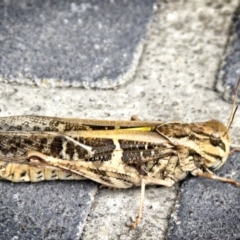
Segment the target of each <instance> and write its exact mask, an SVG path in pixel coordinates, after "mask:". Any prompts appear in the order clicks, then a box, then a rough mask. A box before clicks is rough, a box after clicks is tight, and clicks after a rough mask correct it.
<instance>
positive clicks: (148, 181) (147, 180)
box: [130, 176, 175, 229]
mask: <svg viewBox="0 0 240 240" xmlns="http://www.w3.org/2000/svg"><path fill="white" fill-rule="evenodd" d="M174 184H175V181H174V180H172V179H170V178H166V179H165V180H163V179H157V178H153V177H147V176H144V177H142V179H141V196H140V205H139V210H138V216H137V218H136V220H135V221H134V223H133V224H132V225H131V226H130V227H131V228H132V229H135V228H136V227H137V226H138V224H139V223H140V221H141V219H142V215H143V202H144V194H145V188H146V185H161V186H165V187H172V186H173V185H174Z"/></svg>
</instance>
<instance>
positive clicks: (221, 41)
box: [0, 0, 240, 240]
mask: <svg viewBox="0 0 240 240" xmlns="http://www.w3.org/2000/svg"><path fill="white" fill-rule="evenodd" d="M237 6H238V1H237V0H233V1H229V2H228V3H226V4H223V3H222V1H214V2H212V1H208V0H205V1H189V2H186V1H180V0H179V1H170V2H168V3H165V2H164V1H163V2H160V3H159V4H158V5H155V7H154V9H155V16H154V19H153V21H152V24H151V26H150V27H149V31H148V34H147V39H146V41H145V46H144V51H143V53H142V56H141V59H140V62H139V65H138V67H137V70H136V73H135V75H134V77H133V79H132V81H131V82H130V83H129V84H128V85H126V86H124V87H122V88H119V89H117V90H114V91H102V90H96V91H94V90H92V89H87V90H86V89H85V90H84V89H77V88H65V89H63V88H61V89H58V88H49V87H45V88H44V87H42V88H37V87H33V86H27V85H21V86H19V85H10V84H6V83H1V84H0V108H1V111H0V114H1V116H7V115H19V114H37V115H50V116H64V117H80V118H95V119H97V118H101V119H129V118H130V116H131V115H138V116H139V117H140V118H141V119H145V120H156V119H161V120H163V121H166V122H168V121H173V120H175V121H185V122H193V121H205V120H209V119H219V120H220V121H222V122H223V123H226V122H227V119H228V117H229V113H230V110H231V104H229V103H227V102H225V101H224V100H222V97H221V94H220V93H217V92H214V91H213V89H214V84H215V80H216V75H217V74H218V70H219V66H220V63H221V62H222V59H223V56H224V52H225V46H226V43H227V40H228V33H229V27H230V26H231V17H232V15H233V13H234V12H235V11H236V9H237ZM42 86H44V84H43V85H42ZM46 86H47V85H46ZM232 128H233V130H231V131H230V132H231V136H232V141H233V143H235V144H236V145H239V143H240V141H239V140H240V131H239V128H240V118H239V113H237V114H236V117H235V120H234V123H233V126H232ZM227 164H230V165H227V166H229V167H230V168H229V169H232V170H234V166H232V165H231V161H229V162H228V163H227ZM236 164H237V161H236ZM238 165H239V164H238ZM223 173H224V174H225V172H223ZM236 176H237V175H233V177H236ZM197 180H200V179H197ZM197 180H196V181H197ZM189 181H190V183H188V182H189ZM192 181H193V180H192V179H191V180H188V179H187V180H186V184H191V183H192ZM194 181H195V180H194ZM201 181H203V180H200V182H201ZM206 181H207V180H206ZM203 182H205V180H204V181H203ZM207 183H209V189H210V190H209V191H211V188H210V185H211V187H212V189H216V190H217V189H218V190H217V191H218V192H221V190H222V188H223V187H222V186H223V185H224V184H221V183H217V182H214V181H212V182H209V181H207ZM2 184H8V183H2ZM45 184H46V186H48V184H51V186H55V185H54V182H53V183H45ZM52 184H53V185H52ZM65 184H66V186H67V185H68V184H69V186H71V184H72V183H71V182H67V183H65ZM78 184H79V186H81V184H87V185H88V184H89V183H87V182H80V183H76V186H77V185H78ZM193 184H195V183H193ZM6 186H8V185H6ZM11 186H12V192H11V193H10V192H8V193H7V194H5V193H4V192H2V193H1V195H0V196H1V198H3V199H6V197H7V198H11V197H12V196H13V195H14V194H16V193H17V191H18V189H19V187H18V185H16V184H13V185H11ZM15 186H16V187H15ZM30 186H32V188H34V186H38V184H32V185H30ZM39 186H41V185H39ZM183 186H185V185H183ZM187 186H188V185H187ZM225 186H226V185H224V187H225ZM55 187H56V189H55V191H61V188H59V187H58V185H57V184H56V186H55ZM190 187H191V188H189V192H190V194H192V196H194V194H196V196H199V194H200V193H201V189H200V188H197V189H196V188H194V186H192V185H191V186H190ZM227 188H228V189H232V187H231V186H228V187H227ZM38 189H39V191H41V189H42V188H41V187H39V188H38ZM79 191H80V192H79V194H80V195H81V194H87V190H86V189H83V190H82V189H80V190H79ZM82 191H84V192H85V191H86V193H82ZM186 191H187V189H186ZM236 191H239V189H238V190H236ZM139 192H140V190H139V189H138V188H133V189H129V190H126V191H123V190H116V191H111V190H108V189H101V190H99V191H98V193H97V194H96V195H95V198H94V199H93V200H94V203H93V205H92V208H91V211H90V212H89V215H88V218H87V221H86V224H85V225H84V228H83V231H80V230H79V232H78V235H72V237H71V238H70V239H79V237H78V236H80V235H81V237H80V239H83V240H85V239H92V238H93V237H94V238H96V239H164V238H165V237H166V236H167V233H168V228H170V229H177V228H174V222H171V224H172V225H171V226H168V223H169V218H170V216H171V213H173V214H174V211H175V208H176V205H175V200H176V198H177V197H178V196H179V194H178V186H175V187H173V188H171V189H167V188H161V187H149V188H148V189H147V191H146V198H145V208H144V210H145V211H144V218H143V220H142V222H141V223H140V224H139V227H138V228H137V229H136V230H134V231H131V232H129V229H128V228H127V227H126V226H125V223H126V222H127V223H129V222H130V219H129V218H134V217H135V216H136V213H137V209H138V199H139ZM26 193H28V194H31V193H30V192H29V191H26ZM182 193H183V194H184V191H182ZM238 193H239V192H237V193H236V194H235V195H234V194H233V195H232V198H231V201H232V202H234V201H237V200H238V198H237V197H238ZM46 194H48V195H51V192H49V191H48V190H47V189H45V190H44V189H43V190H42V194H41V196H44V195H46ZM67 194H68V193H67V192H66V193H64V192H63V195H62V196H65V197H67ZM77 194H78V193H77ZM183 194H182V198H184V195H183ZM92 196H94V195H92ZM186 196H187V195H186ZM62 198H64V197H62ZM193 198H194V197H193ZM206 198H207V196H206ZM206 198H205V199H206ZM213 199H214V198H213ZM38 200H39V201H40V200H41V199H39V198H38ZM195 200H196V199H195ZM79 201H80V200H79V199H77V200H76V202H78V203H79ZM2 202H3V201H2ZM209 202H211V200H210V201H209V199H208V201H205V204H204V202H203V203H202V205H201V210H199V211H198V213H199V215H198V218H196V221H199V222H200V223H201V222H202V221H203V219H204V218H205V215H204V213H205V212H207V211H209V210H208V208H207V207H205V206H207V205H208V204H209ZM57 203H58V204H65V206H66V208H67V209H68V208H71V206H69V203H67V202H66V203H64V201H60V202H59V201H57V200H56V204H57ZM74 204H77V203H74ZM193 204H198V202H197V201H193ZM7 206H8V203H7V202H6V201H5V202H4V204H3V205H2V206H1V207H2V208H6V207H7ZM25 206H26V209H28V211H30V210H29V208H28V207H27V206H31V202H26V203H25ZM232 206H236V205H232ZM221 207H222V208H221ZM223 207H224V205H223V204H219V205H218V208H219V209H218V211H217V212H216V214H215V215H214V211H212V218H213V219H217V218H219V216H220V215H219V212H221V211H223V212H224V218H225V219H231V216H232V212H231V211H225V210H224V209H223ZM192 208H193V209H198V207H197V205H194V206H192ZM12 211H13V212H14V211H19V210H18V209H16V210H15V209H14V207H13V208H12ZM22 211H23V212H24V211H25V210H22ZM39 211H42V212H44V208H42V209H41V210H40V208H39ZM176 214H177V213H176ZM182 214H184V211H182ZM228 214H229V215H228ZM236 214H237V212H236ZM173 216H174V215H173ZM4 217H5V218H6V220H5V221H11V216H8V215H5V216H4ZM221 217H223V215H221ZM233 217H234V216H233ZM52 218H53V219H55V218H57V219H61V215H57V214H52ZM194 220H195V218H194ZM35 221H38V219H37V218H36V220H35ZM78 221H79V222H80V221H81V220H80V217H79V219H78V220H76V222H78ZM76 222H75V224H77V223H76ZM55 224H56V228H57V226H58V221H57V220H56V222H55ZM65 224H66V229H72V224H73V223H72V222H68V221H66V222H65ZM195 224H196V225H198V226H199V223H198V222H196V223H195ZM60 226H61V225H60ZM191 226H192V227H194V225H193V224H192V225H191ZM181 227H182V228H184V225H181ZM205 227H206V228H205V229H204V232H205V233H206V234H207V233H211V231H212V229H211V225H209V226H207V225H205ZM42 228H44V230H42V231H44V232H48V226H42ZM186 229H190V227H189V226H188V225H187V226H186V228H185V229H184V232H185V231H186ZM195 230H196V229H195ZM195 230H194V231H195ZM198 230H199V234H201V233H202V231H203V230H202V229H201V228H199V229H198ZM5 231H13V229H12V228H11V227H6V228H5ZM69 231H70V230H69ZM176 231H177V230H176ZM66 234H67V233H66ZM171 234H173V235H172V236H175V235H174V234H175V233H174V232H173V231H171ZM189 234H190V235H188V236H189V239H191V238H193V237H194V236H196V232H193V234H192V235H191V231H190V233H189ZM224 234H225V233H222V235H220V236H219V239H225V237H227V236H228V235H224ZM14 236H17V237H18V238H19V239H20V238H21V234H20V233H19V232H17V231H16V230H15V235H14ZM46 237H47V235H46ZM58 237H59V239H61V235H58ZM170 238H171V237H170Z"/></svg>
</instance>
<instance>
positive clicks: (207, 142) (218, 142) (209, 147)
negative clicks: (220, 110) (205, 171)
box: [201, 120, 230, 170]
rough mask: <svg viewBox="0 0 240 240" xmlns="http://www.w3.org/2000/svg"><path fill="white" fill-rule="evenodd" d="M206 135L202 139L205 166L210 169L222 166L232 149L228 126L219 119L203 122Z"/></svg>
mask: <svg viewBox="0 0 240 240" xmlns="http://www.w3.org/2000/svg"><path fill="white" fill-rule="evenodd" d="M202 127H203V128H204V135H202V139H201V147H202V154H203V158H204V163H203V164H204V167H206V168H209V169H210V170H216V169H218V168H220V167H221V166H222V165H223V164H224V163H225V162H226V160H227V157H228V155H229V151H230V136H229V133H228V129H227V127H226V126H225V125H224V124H222V123H221V122H219V121H217V120H211V121H207V122H205V123H203V125H202Z"/></svg>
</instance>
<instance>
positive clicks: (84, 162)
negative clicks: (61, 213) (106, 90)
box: [0, 80, 240, 228]
mask: <svg viewBox="0 0 240 240" xmlns="http://www.w3.org/2000/svg"><path fill="white" fill-rule="evenodd" d="M239 84H240V80H239V82H238V85H237V87H236V90H235V94H234V101H233V106H232V111H231V115H230V117H229V121H228V124H227V126H225V125H224V124H222V123H221V122H220V121H217V120H210V121H206V122H199V123H182V122H161V121H140V120H139V119H138V118H137V117H133V118H132V120H131V121H112V120H109V121H104V120H91V119H75V118H56V117H45V116H11V117H1V118H0V179H2V180H9V181H12V182H28V181H30V182H38V181H43V180H56V179H62V180H81V179H91V180H93V181H95V182H98V183H100V184H102V185H104V186H108V187H111V188H130V187H133V186H141V197H140V206H139V211H138V216H137V218H136V220H135V222H134V223H133V224H132V225H131V226H132V228H135V227H136V226H137V225H138V224H139V222H140V221H141V218H142V214H143V200H144V193H145V186H146V185H162V186H166V187H172V186H173V185H174V184H175V183H176V182H179V181H180V180H183V179H184V178H186V176H187V175H188V174H189V173H191V174H192V175H194V176H199V177H205V178H210V179H216V180H220V181H223V182H227V183H231V184H234V185H236V186H240V184H239V183H238V182H237V181H235V180H233V179H229V178H224V177H219V176H217V175H215V174H214V173H213V172H212V171H214V170H216V169H219V168H220V167H221V166H222V165H223V164H224V163H225V161H226V160H227V157H228V156H229V154H230V153H231V152H230V137H229V128H230V126H231V124H232V121H233V118H234V115H235V112H236V110H237V106H236V97H237V90H238V87H239Z"/></svg>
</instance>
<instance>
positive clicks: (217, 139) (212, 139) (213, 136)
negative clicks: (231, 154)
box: [210, 132, 221, 146]
mask: <svg viewBox="0 0 240 240" xmlns="http://www.w3.org/2000/svg"><path fill="white" fill-rule="evenodd" d="M210 143H211V144H212V145H213V146H218V145H219V144H220V143H221V138H220V135H219V133H217V132H214V133H212V134H211V136H210Z"/></svg>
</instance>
